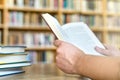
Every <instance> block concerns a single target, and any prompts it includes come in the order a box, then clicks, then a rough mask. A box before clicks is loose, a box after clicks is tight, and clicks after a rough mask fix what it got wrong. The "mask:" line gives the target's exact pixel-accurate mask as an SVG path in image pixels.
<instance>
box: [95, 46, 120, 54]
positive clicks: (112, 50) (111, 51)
mask: <svg viewBox="0 0 120 80" xmlns="http://www.w3.org/2000/svg"><path fill="white" fill-rule="evenodd" d="M105 48H106V49H102V48H99V47H95V50H96V51H97V52H99V53H101V54H103V55H106V56H120V51H119V49H117V48H115V47H113V46H110V45H105Z"/></svg>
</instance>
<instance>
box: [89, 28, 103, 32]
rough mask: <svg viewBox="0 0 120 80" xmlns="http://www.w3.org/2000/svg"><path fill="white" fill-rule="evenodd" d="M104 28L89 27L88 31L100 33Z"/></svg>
mask: <svg viewBox="0 0 120 80" xmlns="http://www.w3.org/2000/svg"><path fill="white" fill-rule="evenodd" d="M103 28H104V27H90V29H91V30H92V31H94V32H102V31H103Z"/></svg>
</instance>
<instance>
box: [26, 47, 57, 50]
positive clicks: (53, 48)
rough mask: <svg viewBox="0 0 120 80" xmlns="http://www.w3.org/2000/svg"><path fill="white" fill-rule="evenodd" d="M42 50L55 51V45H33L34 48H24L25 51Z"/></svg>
mask: <svg viewBox="0 0 120 80" xmlns="http://www.w3.org/2000/svg"><path fill="white" fill-rule="evenodd" d="M44 50H50V51H55V50H56V48H55V47H34V48H26V51H44Z"/></svg>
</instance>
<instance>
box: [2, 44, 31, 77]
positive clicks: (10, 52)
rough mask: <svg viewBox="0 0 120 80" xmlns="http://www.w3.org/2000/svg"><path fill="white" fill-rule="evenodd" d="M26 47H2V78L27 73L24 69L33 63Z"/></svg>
mask: <svg viewBox="0 0 120 80" xmlns="http://www.w3.org/2000/svg"><path fill="white" fill-rule="evenodd" d="M25 48H26V46H9V45H8V46H0V77H1V76H6V75H11V74H18V73H23V72H25V71H24V70H23V69H22V68H23V67H26V66H30V65H31V62H30V59H29V58H28V54H27V53H26V51H25Z"/></svg>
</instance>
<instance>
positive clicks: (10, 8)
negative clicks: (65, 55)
mask: <svg viewBox="0 0 120 80" xmlns="http://www.w3.org/2000/svg"><path fill="white" fill-rule="evenodd" d="M43 13H49V14H51V15H52V16H54V17H55V18H56V19H57V20H58V21H59V23H60V25H63V24H66V23H70V22H84V23H86V24H87V25H88V26H89V28H90V29H91V30H92V31H93V33H94V34H95V35H96V37H97V38H98V39H99V40H100V42H101V43H103V44H110V45H113V46H115V47H117V48H120V28H119V27H120V0H0V45H1V46H0V66H1V67H0V80H84V77H83V76H81V75H71V74H66V73H64V72H62V71H61V70H60V69H59V68H57V67H56V64H55V56H56V47H55V46H54V41H55V40H56V39H57V38H56V36H55V35H54V34H53V32H52V31H51V30H50V29H49V27H48V25H47V24H46V22H45V21H44V20H43V18H42V17H41V14H43ZM11 46H12V47H11ZM2 48H3V49H4V50H2ZM5 50H6V52H5ZM11 50H12V51H11ZM8 59H9V60H8ZM18 73H21V74H18ZM11 74H13V75H11Z"/></svg>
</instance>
